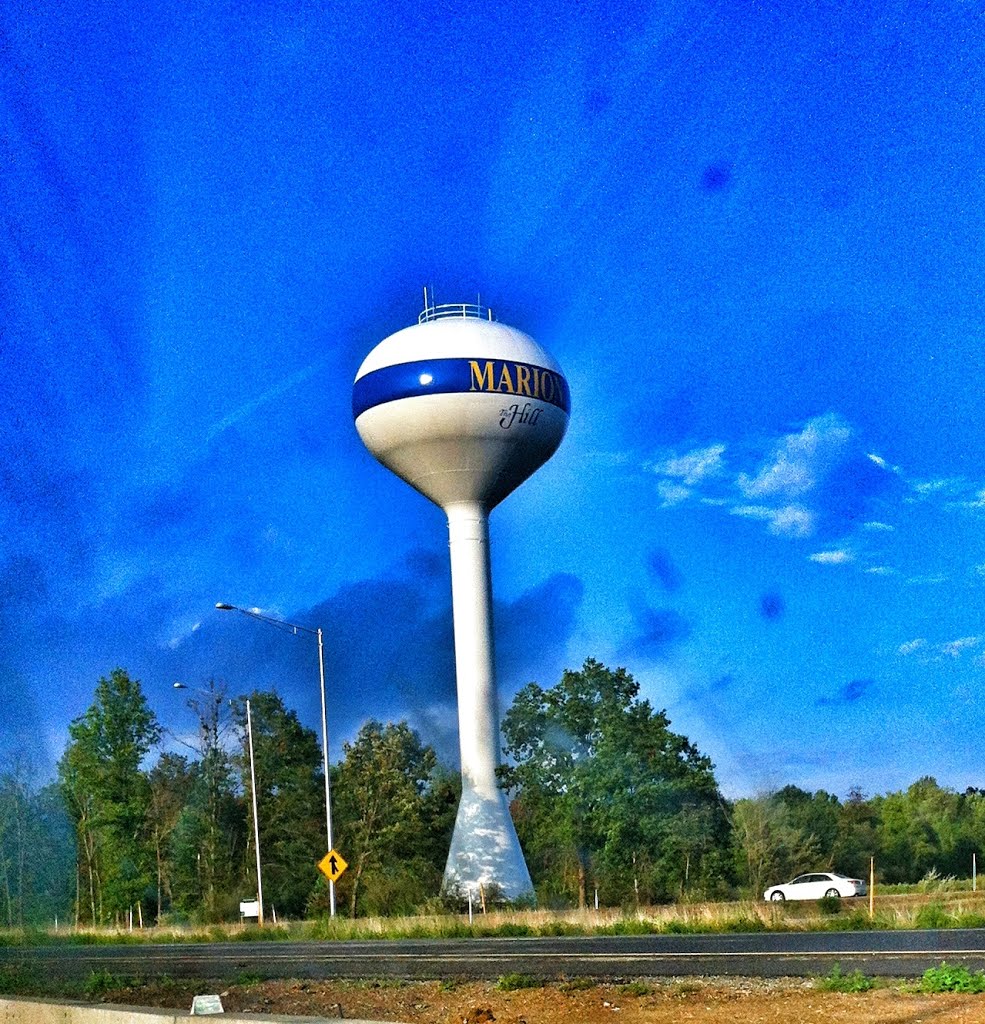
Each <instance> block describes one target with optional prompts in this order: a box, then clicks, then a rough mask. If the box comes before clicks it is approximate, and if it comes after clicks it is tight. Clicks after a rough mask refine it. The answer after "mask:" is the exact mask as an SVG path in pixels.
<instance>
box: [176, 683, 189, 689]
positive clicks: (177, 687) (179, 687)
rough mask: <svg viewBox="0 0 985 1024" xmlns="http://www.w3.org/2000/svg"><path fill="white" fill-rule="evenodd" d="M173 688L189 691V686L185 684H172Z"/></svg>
mask: <svg viewBox="0 0 985 1024" xmlns="http://www.w3.org/2000/svg"><path fill="white" fill-rule="evenodd" d="M172 686H173V687H174V689H176V690H187V689H188V687H187V686H185V684H184V683H172Z"/></svg>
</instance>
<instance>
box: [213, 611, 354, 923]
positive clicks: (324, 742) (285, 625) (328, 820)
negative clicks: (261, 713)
mask: <svg viewBox="0 0 985 1024" xmlns="http://www.w3.org/2000/svg"><path fill="white" fill-rule="evenodd" d="M216 608H217V609H218V610H219V611H220V612H239V613H240V614H241V615H246V616H247V617H248V618H251V619H259V620H260V621H261V622H266V623H267V624H268V625H271V626H276V627H277V628H278V629H286V630H287V631H288V632H291V633H293V634H294V635H295V636H297V635H298V634H299V633H311V634H312V635H314V636H316V637H317V638H318V679H319V683H320V688H321V749H322V770H323V772H324V774H325V832H326V837H327V839H328V852H329V853H331V852H332V850H334V849H335V843H334V842H333V840H332V780H331V775H330V774H329V771H328V704H327V702H326V700H325V646H324V642H323V637H322V631H321V627H318V629H311V628H310V627H309V626H299V625H297V624H296V623H293V622H287V621H286V620H284V619H275V618H274V617H273V616H271V615H263V614H261V613H260V612H255V611H250V610H249V609H248V608H240V607H238V606H237V605H234V604H226V603H225V602H224V601H219V602H217V603H216ZM328 899H329V909H330V912H331V916H332V917H335V882H333V881H332V880H331V879H329V881H328Z"/></svg>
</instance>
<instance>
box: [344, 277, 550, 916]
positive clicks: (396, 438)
mask: <svg viewBox="0 0 985 1024" xmlns="http://www.w3.org/2000/svg"><path fill="white" fill-rule="evenodd" d="M569 409H570V400H569V393H568V385H567V382H566V381H565V379H564V376H563V375H562V373H561V369H560V367H559V366H558V364H557V363H556V362H555V361H554V359H553V358H551V356H549V355H548V354H547V352H545V351H544V349H543V348H541V347H540V345H538V344H537V343H536V342H535V341H534V340H533V339H532V338H530V337H528V336H527V335H526V334H523V333H522V332H521V331H518V330H516V329H515V328H513V327H507V326H506V325H505V324H501V323H498V322H497V321H496V320H495V319H494V318H493V314H492V311H491V310H489V309H487V308H486V307H484V306H479V305H442V306H435V305H429V304H428V295H427V291H425V293H424V312H423V313H421V315H420V317H419V318H418V322H417V323H416V324H415V325H413V326H411V327H406V328H404V329H403V330H401V331H397V333H396V334H392V335H390V337H389V338H386V339H385V340H384V341H382V342H380V344H379V345H377V346H376V348H374V349H373V351H372V352H370V354H369V355H368V356H367V357H366V359H365V360H364V362H363V364H362V366H360V368H359V372H358V373H357V374H356V381H355V385H354V387H353V395H352V411H353V416H354V417H355V420H356V429H357V430H358V431H359V436H360V437H361V438H362V440H363V443H364V444H365V445H366V447H367V448H368V449H369V450H370V452H372V454H373V455H375V456H376V458H377V459H379V461H380V462H382V463H383V465H384V466H386V467H387V468H388V469H390V470H392V471H393V472H394V473H396V474H397V476H399V477H401V478H402V479H403V480H406V481H407V483H409V484H410V485H411V486H412V487H415V488H416V489H417V490H418V491H420V492H421V494H423V495H424V496H425V497H426V498H430V499H431V501H433V502H434V503H435V504H436V505H438V506H439V507H440V508H441V509H443V510H444V512H445V514H446V515H447V517H448V534H449V541H450V547H451V585H452V614H453V617H454V625H455V667H456V677H457V685H458V734H459V745H460V748H461V758H462V800H461V803H460V804H459V807H458V815H457V817H456V819H455V832H454V835H453V836H452V842H451V850H450V851H449V853H448V863H447V865H446V867H445V877H444V882H443V888H444V889H445V890H446V891H450V892H456V891H457V892H463V891H466V890H467V891H471V892H473V893H475V892H476V891H477V888H478V886H479V885H480V884H482V885H484V886H485V887H486V888H487V889H488V888H489V886H490V885H495V886H496V887H497V888H498V889H499V891H500V892H501V893H502V894H503V895H504V896H505V897H507V898H508V899H516V898H517V897H523V896H530V895H532V894H533V887H532V885H531V883H530V873H529V872H528V871H527V865H526V862H525V861H524V859H523V852H522V851H521V849H520V844H519V842H518V840H517V837H516V830H515V829H514V827H513V821H512V819H511V818H510V812H509V807H508V805H507V802H506V795H505V794H504V793H503V791H502V790H501V789H500V788H499V787H498V786H497V784H496V766H497V764H498V763H499V750H500V739H499V711H498V706H497V697H496V679H495V672H494V667H493V630H492V583H491V580H490V573H489V513H490V511H491V510H492V509H493V508H495V507H496V505H498V504H499V503H500V502H501V501H502V500H503V499H504V498H505V497H506V496H507V495H508V494H510V492H511V491H513V490H515V489H516V488H517V487H519V486H520V484H522V483H523V481H524V480H526V479H527V477H528V476H530V475H531V473H533V472H534V470H536V469H537V468H538V467H540V466H541V465H543V464H544V463H545V462H546V461H547V460H548V459H549V458H550V457H551V456H552V455H553V454H554V452H555V451H556V450H557V447H558V445H559V444H560V443H561V439H562V438H563V437H564V432H565V430H566V428H567V426H568V413H569Z"/></svg>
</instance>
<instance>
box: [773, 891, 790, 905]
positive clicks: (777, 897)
mask: <svg viewBox="0 0 985 1024" xmlns="http://www.w3.org/2000/svg"><path fill="white" fill-rule="evenodd" d="M785 899H786V896H784V895H783V893H782V892H775V893H773V895H772V896H770V902H772V903H777V902H778V901H780V900H785Z"/></svg>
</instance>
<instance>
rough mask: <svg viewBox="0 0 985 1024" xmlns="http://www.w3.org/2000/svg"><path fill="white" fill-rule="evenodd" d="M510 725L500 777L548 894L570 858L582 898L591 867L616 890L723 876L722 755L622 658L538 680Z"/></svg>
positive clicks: (651, 892) (648, 892) (655, 890)
mask: <svg viewBox="0 0 985 1024" xmlns="http://www.w3.org/2000/svg"><path fill="white" fill-rule="evenodd" d="M503 735H504V738H505V741H506V743H505V751H506V755H507V758H508V761H507V764H505V765H504V766H503V767H502V768H501V779H502V782H503V784H504V785H505V786H507V787H508V788H509V789H511V790H512V791H513V792H514V794H515V799H516V803H517V804H518V807H517V810H518V814H517V825H518V832H519V834H520V838H521V841H522V842H523V843H524V845H525V849H526V850H527V853H528V856H531V859H532V861H533V864H534V869H535V870H534V874H535V876H538V877H537V881H538V883H539V885H540V886H541V887H542V889H543V890H544V892H546V893H547V894H550V893H551V892H556V891H558V890H559V889H562V890H563V889H564V887H565V886H564V880H563V876H564V875H565V874H568V873H569V872H570V871H571V869H572V868H573V869H574V875H575V892H576V893H577V898H578V903H579V905H580V906H584V905H585V904H586V902H587V898H588V884H589V879H590V878H596V879H597V881H598V883H599V886H600V888H601V889H602V890H603V892H604V893H605V894H606V897H607V899H608V900H609V901H613V902H614V901H625V900H637V899H644V900H648V901H649V900H654V899H658V900H660V899H669V898H672V897H673V896H674V895H677V894H679V893H680V891H681V888H682V886H684V885H685V884H686V885H687V886H689V887H693V888H694V889H696V890H701V889H702V888H707V887H709V886H714V885H715V884H716V882H717V883H718V884H720V882H721V880H722V877H723V875H724V874H726V873H727V872H728V862H727V858H726V857H725V856H723V855H722V854H720V853H718V852H717V851H720V850H722V849H724V848H726V847H727V843H728V831H727V828H728V826H727V819H726V816H725V812H724V801H723V800H722V799H721V796H720V794H719V791H718V786H717V783H716V781H715V776H714V766H713V765H712V763H711V761H710V760H709V759H708V758H707V757H705V756H704V755H703V754H701V753H700V752H699V751H698V749H697V748H696V747H695V746H694V745H693V744H692V743H691V742H690V741H689V740H688V739H687V738H686V737H685V736H681V735H679V734H677V733H674V732H672V731H671V729H670V720H669V719H668V717H667V715H666V712H664V711H655V710H654V709H653V707H652V706H651V705H650V703H649V701H646V700H642V699H640V697H639V684H638V683H637V682H636V680H635V679H634V678H633V677H632V676H631V675H630V674H629V673H628V672H627V671H626V670H625V669H623V668H618V669H615V670H612V669H609V668H607V667H606V666H605V665H603V664H601V663H600V662H597V661H595V660H593V659H589V660H587V661H586V662H585V664H584V665H583V666H582V668H581V670H580V671H577V672H573V671H570V670H569V671H565V673H564V674H563V676H562V678H561V681H560V682H559V683H558V684H557V685H556V686H554V687H552V688H551V689H548V690H545V689H543V688H541V687H540V686H538V685H537V684H536V683H530V684H529V685H528V686H526V687H524V688H523V689H522V690H521V691H520V692H519V693H518V694H517V695H516V697H515V698H514V701H513V704H512V705H511V707H510V709H509V711H508V712H507V713H506V716H505V718H504V721H503ZM559 873H560V875H559ZM551 876H553V877H551ZM569 891H570V890H569Z"/></svg>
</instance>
